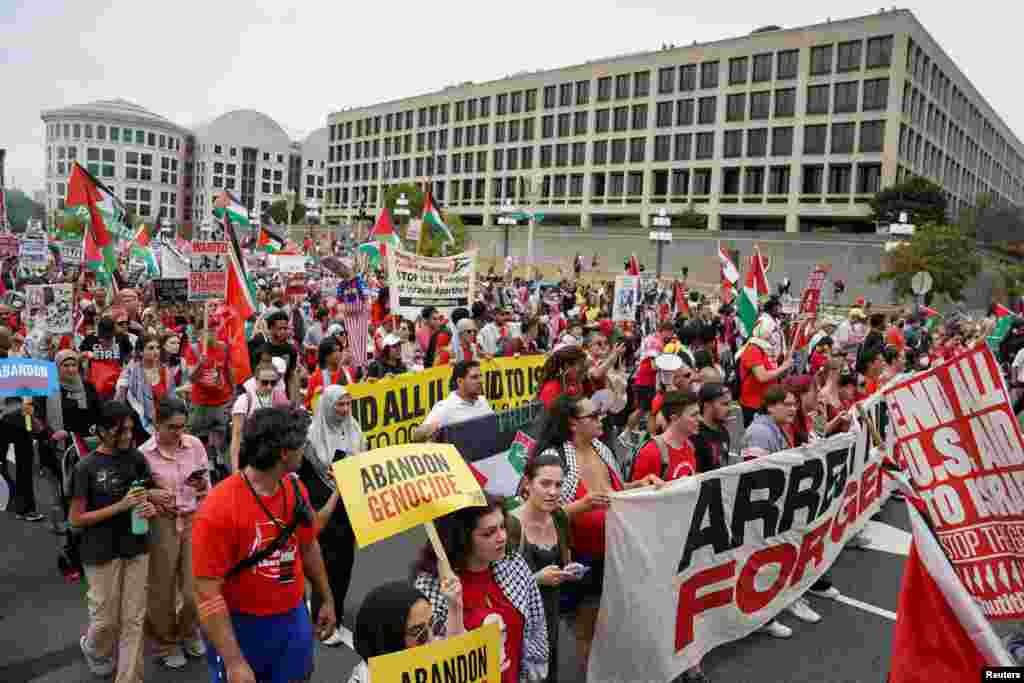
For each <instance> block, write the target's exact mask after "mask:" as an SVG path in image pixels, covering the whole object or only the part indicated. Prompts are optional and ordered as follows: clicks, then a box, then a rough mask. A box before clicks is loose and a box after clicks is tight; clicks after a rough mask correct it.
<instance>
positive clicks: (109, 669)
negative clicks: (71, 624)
mask: <svg viewBox="0 0 1024 683" xmlns="http://www.w3.org/2000/svg"><path fill="white" fill-rule="evenodd" d="M78 646H79V647H80V648H82V654H83V655H84V656H85V663H86V665H87V666H88V667H89V671H91V672H92V674H93V675H94V676H104V677H105V676H109V675H110V674H112V673H114V658H113V657H97V656H96V655H95V654H94V653H93V652H92V651H91V650H89V646H88V645H86V643H85V636H82V637H81V638H79V639H78Z"/></svg>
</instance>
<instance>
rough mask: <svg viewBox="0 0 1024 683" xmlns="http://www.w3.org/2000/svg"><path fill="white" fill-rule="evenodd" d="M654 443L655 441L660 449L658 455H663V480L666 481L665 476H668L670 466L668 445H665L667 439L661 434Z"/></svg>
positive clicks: (655, 438)
mask: <svg viewBox="0 0 1024 683" xmlns="http://www.w3.org/2000/svg"><path fill="white" fill-rule="evenodd" d="M653 441H654V443H655V445H656V446H657V447H658V454H659V455H661V478H662V479H664V478H665V475H666V474H668V465H669V459H668V456H669V452H668V444H667V443H665V439H664V438H662V435H661V434H659V435H658V436H656V437H654V439H653Z"/></svg>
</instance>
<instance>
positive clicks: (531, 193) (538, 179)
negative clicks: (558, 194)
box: [526, 173, 544, 279]
mask: <svg viewBox="0 0 1024 683" xmlns="http://www.w3.org/2000/svg"><path fill="white" fill-rule="evenodd" d="M543 181H544V174H543V173H534V174H533V175H532V176H530V177H529V178H528V179H527V181H526V185H527V187H526V195H527V197H528V199H529V207H530V208H529V210H528V211H527V214H528V218H529V221H530V222H529V224H528V230H527V233H526V262H527V263H528V264H529V265H528V266H527V267H526V276H527V278H529V279H532V278H533V228H534V225H535V224H536V222H537V221H536V219H535V218H534V209H535V208H536V204H537V199H538V197H539V196H540V186H541V183H543Z"/></svg>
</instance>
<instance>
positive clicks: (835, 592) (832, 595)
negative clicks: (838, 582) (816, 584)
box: [807, 586, 842, 600]
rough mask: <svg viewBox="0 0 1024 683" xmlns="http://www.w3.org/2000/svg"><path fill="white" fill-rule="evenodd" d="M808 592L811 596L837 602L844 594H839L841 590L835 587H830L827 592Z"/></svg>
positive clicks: (811, 590) (812, 590)
mask: <svg viewBox="0 0 1024 683" xmlns="http://www.w3.org/2000/svg"><path fill="white" fill-rule="evenodd" d="M807 592H808V593H810V594H811V595H817V596H818V597H819V598H828V599H829V600H835V599H836V598H838V597H839V596H840V595H842V593H840V592H839V589H838V588H836V587H835V586H829V587H828V588H826V589H825V590H814V589H813V588H811V589H810V590H808V591H807Z"/></svg>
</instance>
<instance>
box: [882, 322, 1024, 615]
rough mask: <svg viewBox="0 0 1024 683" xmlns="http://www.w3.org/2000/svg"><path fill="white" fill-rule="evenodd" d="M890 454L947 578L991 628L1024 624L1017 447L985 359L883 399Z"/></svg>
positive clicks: (973, 358) (953, 366) (1009, 413)
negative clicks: (919, 504) (916, 499)
mask: <svg viewBox="0 0 1024 683" xmlns="http://www.w3.org/2000/svg"><path fill="white" fill-rule="evenodd" d="M885 398H886V401H888V405H889V418H890V422H891V424H892V427H893V429H892V431H893V432H894V434H895V454H896V456H897V458H898V460H899V464H900V466H901V468H903V469H904V470H905V471H906V472H907V473H908V475H909V478H910V483H911V485H912V486H913V487H914V490H915V491H916V492H917V493H918V495H920V497H921V499H922V500H923V501H924V504H925V507H926V509H927V512H928V518H929V520H930V522H931V526H932V529H933V530H934V531H935V535H936V537H937V538H938V540H939V543H940V544H941V545H942V547H943V549H944V550H945V552H946V557H948V558H949V561H950V564H952V566H953V571H955V572H956V574H957V576H959V577H960V580H961V581H962V582H963V584H964V587H965V588H966V589H967V592H968V593H970V595H971V597H973V598H974V599H975V602H977V604H978V606H979V607H980V608H981V611H982V613H983V614H984V615H985V616H986V617H988V618H989V619H995V620H1010V619H1021V618H1024V600H1021V596H1022V595H1024V543H1021V542H1020V539H1021V536H1020V532H1021V530H1022V529H1024V438H1022V435H1021V428H1020V424H1019V422H1018V421H1017V419H1016V416H1015V415H1014V413H1013V409H1012V408H1011V406H1010V402H1009V398H1008V395H1007V390H1006V386H1005V384H1004V382H1003V376H1002V373H1001V372H1000V369H999V364H998V362H997V361H996V358H995V356H994V355H993V354H992V351H991V349H989V348H988V346H986V345H985V344H984V343H981V342H979V343H978V344H977V345H976V346H975V347H974V348H972V349H970V350H968V351H966V352H964V353H962V354H960V355H958V356H956V357H954V358H952V359H950V360H948V361H946V362H945V363H942V364H941V365H938V366H936V367H934V368H932V369H930V370H927V371H924V372H919V373H916V374H914V375H912V376H911V377H910V378H909V379H907V380H905V381H902V382H899V383H896V384H894V385H892V386H890V387H888V388H887V389H886V390H885Z"/></svg>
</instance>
